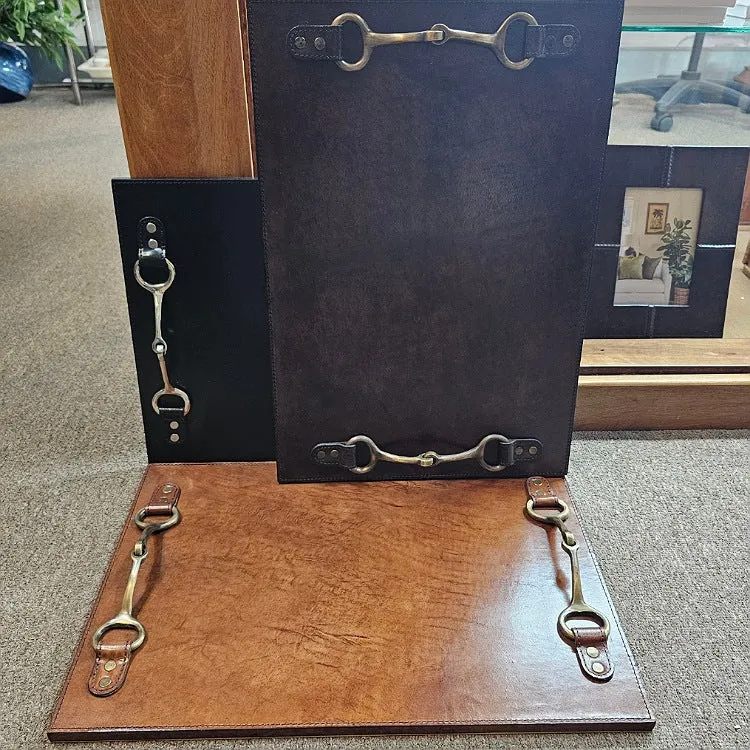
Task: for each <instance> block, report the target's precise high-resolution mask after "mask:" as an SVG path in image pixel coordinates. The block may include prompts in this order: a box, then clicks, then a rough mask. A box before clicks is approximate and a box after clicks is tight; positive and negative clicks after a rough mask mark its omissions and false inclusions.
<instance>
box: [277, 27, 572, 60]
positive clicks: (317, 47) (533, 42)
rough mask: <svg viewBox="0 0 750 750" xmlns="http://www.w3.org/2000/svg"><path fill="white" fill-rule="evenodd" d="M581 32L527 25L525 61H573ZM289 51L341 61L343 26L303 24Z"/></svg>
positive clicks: (289, 37)
mask: <svg viewBox="0 0 750 750" xmlns="http://www.w3.org/2000/svg"><path fill="white" fill-rule="evenodd" d="M580 41H581V32H580V31H579V30H578V29H577V28H576V27H575V26H572V25H570V24H539V25H536V26H532V25H527V26H526V29H525V32H524V41H523V57H524V58H526V59H538V58H545V57H570V56H571V55H572V54H573V53H574V52H575V51H576V49H577V48H578V46H579V44H580ZM287 48H288V49H289V52H290V54H291V56H292V57H294V58H295V59H297V60H313V61H324V62H325V61H334V62H338V61H342V60H343V59H344V57H343V26H342V25H336V26H333V25H331V26H324V25H316V24H301V25H299V26H295V27H294V28H292V29H290V31H289V33H288V34H287Z"/></svg>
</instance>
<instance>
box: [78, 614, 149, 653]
mask: <svg viewBox="0 0 750 750" xmlns="http://www.w3.org/2000/svg"><path fill="white" fill-rule="evenodd" d="M110 630H135V631H136V633H137V635H136V637H135V640H133V641H130V653H134V652H135V651H137V650H138V649H139V648H140V647H141V646H142V645H143V642H144V641H145V640H146V629H145V628H144V627H143V625H141V623H140V622H138V620H136V619H135V617H130V616H129V615H126V614H119V615H117V616H116V617H113V618H112V619H111V620H107V622H105V623H104V625H100V626H99V627H98V628H97V629H96V632H95V633H94V635H93V636H92V637H91V644H92V645H93V647H94V651H96V650H97V649H98V648H99V646H100V645H101V643H102V638H103V637H104V634H105V633H108V632H109V631H110Z"/></svg>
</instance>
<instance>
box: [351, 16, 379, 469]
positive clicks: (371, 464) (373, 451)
mask: <svg viewBox="0 0 750 750" xmlns="http://www.w3.org/2000/svg"><path fill="white" fill-rule="evenodd" d="M344 15H346V14H344ZM357 443H364V444H365V445H366V446H367V449H368V450H369V451H370V460H369V461H368V462H367V464H365V465H364V466H355V467H354V468H353V469H349V471H351V472H353V473H354V474H367V472H369V471H372V470H373V469H374V468H375V464H376V463H377V462H378V453H379V452H380V451H379V450H378V446H377V445H375V443H374V441H373V440H371V439H370V438H368V437H367V435H355V436H354V437H353V438H349V440H347V441H346V445H357Z"/></svg>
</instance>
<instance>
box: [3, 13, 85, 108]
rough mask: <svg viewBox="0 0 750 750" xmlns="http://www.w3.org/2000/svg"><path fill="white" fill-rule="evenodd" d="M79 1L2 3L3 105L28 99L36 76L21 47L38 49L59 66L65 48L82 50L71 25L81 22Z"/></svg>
mask: <svg viewBox="0 0 750 750" xmlns="http://www.w3.org/2000/svg"><path fill="white" fill-rule="evenodd" d="M79 13H80V7H79V6H78V2H77V0H63V1H62V3H60V7H59V8H58V4H57V2H56V0H0V102H15V101H20V100H21V99H25V98H26V97H27V96H28V94H29V91H30V90H31V87H32V85H33V84H34V75H33V73H32V71H31V68H30V66H29V59H28V57H27V56H26V53H25V52H24V50H23V48H22V46H21V45H23V46H26V47H38V48H39V50H40V51H41V52H42V53H43V54H44V55H45V56H46V57H47V58H49V59H50V60H51V61H52V62H54V63H56V64H57V65H58V67H61V66H62V54H61V48H62V47H63V46H64V45H65V44H69V45H71V47H73V48H74V49H77V48H78V45H77V44H76V41H75V36H74V34H73V32H72V31H71V26H72V25H73V24H74V23H75V22H76V20H77V19H78V14H79Z"/></svg>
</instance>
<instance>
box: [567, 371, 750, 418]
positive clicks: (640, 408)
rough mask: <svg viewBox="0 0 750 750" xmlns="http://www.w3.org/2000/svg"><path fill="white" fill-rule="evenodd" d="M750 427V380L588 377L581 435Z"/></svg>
mask: <svg viewBox="0 0 750 750" xmlns="http://www.w3.org/2000/svg"><path fill="white" fill-rule="evenodd" d="M749 427H750V375H740V374H727V375H721V374H719V375H582V376H581V377H580V378H579V379H578V403H577V405H576V416H575V429H577V430H707V429H714V428H717V429H718V428H723V429H737V428H749Z"/></svg>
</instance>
